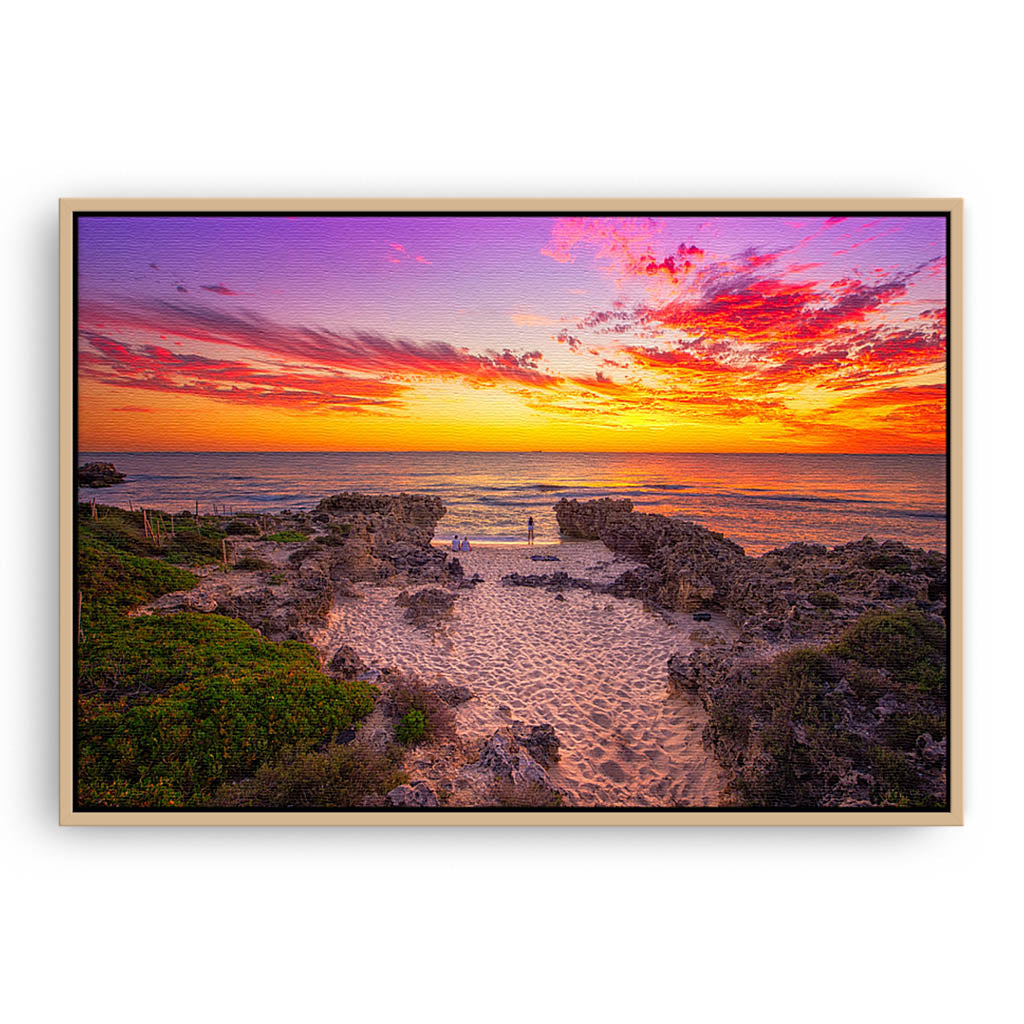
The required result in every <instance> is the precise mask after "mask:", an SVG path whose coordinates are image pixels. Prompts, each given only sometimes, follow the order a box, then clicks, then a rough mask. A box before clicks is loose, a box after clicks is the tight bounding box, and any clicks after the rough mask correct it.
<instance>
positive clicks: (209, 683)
mask: <svg viewBox="0 0 1024 1024" xmlns="http://www.w3.org/2000/svg"><path fill="white" fill-rule="evenodd" d="M175 535H176V536H175V540H174V541H170V540H169V539H168V542H167V544H166V546H165V547H164V548H162V549H157V547H156V545H155V544H153V543H152V542H151V541H149V540H148V539H147V538H146V537H145V536H144V532H143V528H142V520H141V515H140V514H139V513H135V514H132V513H127V512H122V511H120V510H116V509H107V508H101V509H100V518H99V519H98V520H93V519H92V518H91V517H90V515H89V512H88V511H87V510H86V509H85V507H84V506H83V507H82V508H80V510H79V550H78V571H79V589H80V590H81V592H82V598H83V607H82V634H83V636H82V640H81V642H80V645H79V664H78V670H79V705H78V744H79V745H78V753H79V760H78V796H79V801H80V803H81V805H82V806H83V807H121V808H128V807H132V808H140V807H181V806H192V807H200V806H210V805H211V804H212V802H213V799H214V794H215V793H216V791H217V789H218V787H220V786H221V785H222V784H223V783H225V782H226V781H229V780H235V779H242V778H244V777H246V776H249V775H252V774H253V773H254V772H256V771H257V769H259V767H260V766H261V765H263V764H266V763H269V762H273V761H274V759H276V758H277V757H278V756H279V755H282V754H283V753H284V752H295V751H299V752H302V753H303V754H306V753H311V752H313V750H314V748H315V747H317V746H318V745H321V744H323V743H324V742H325V741H326V740H329V739H330V737H331V736H332V735H333V734H334V733H336V732H337V731H338V730H339V729H345V728H347V727H348V726H349V725H351V724H352V723H353V722H354V721H356V720H358V719H360V718H362V717H364V716H365V715H366V714H368V713H369V712H370V710H371V709H372V707H373V701H374V689H373V687H371V686H369V685H367V684H362V683H352V682H337V681H334V680H332V679H329V678H328V677H327V676H325V675H324V674H323V672H322V671H321V669H320V663H319V658H318V656H317V654H316V651H315V650H314V649H313V648H312V647H309V646H308V645H306V644H300V643H271V642H269V641H267V640H264V639H263V638H262V637H261V636H260V635H259V634H258V633H257V632H256V631H255V630H253V629H251V628H250V627H248V626H246V625H245V624H244V623H242V622H239V621H237V620H234V619H228V618H225V617H223V616H218V615H198V614H181V615H172V616H166V617H157V616H154V617H147V616H143V617H139V618H131V617H129V616H128V615H127V612H128V611H129V610H130V609H132V608H134V607H135V606H137V605H138V604H140V603H143V602H145V601H148V600H152V599H153V598H155V597H157V596H159V595H160V594H163V593H168V592H169V591H172V590H180V589H186V588H189V587H191V586H194V585H195V583H196V577H195V576H193V575H192V573H189V572H187V571H185V570H183V569H180V568H178V567H176V566H174V565H169V564H167V562H165V561H163V560H161V559H157V558H152V557H148V556H149V554H151V553H152V554H156V553H159V554H162V555H165V556H168V557H171V558H176V559H177V560H182V561H185V560H188V561H191V562H193V563H195V562H196V561H203V560H212V559H214V558H216V557H217V554H218V553H219V545H220V534H219V531H216V530H214V529H213V528H212V527H208V526H204V528H203V529H202V531H198V530H196V529H195V526H194V524H192V528H191V529H189V528H187V527H186V529H184V530H182V529H180V528H179V527H178V525H177V524H176V527H175ZM341 767H342V768H343V767H344V766H343V765H342V766H341ZM358 789H359V787H357V786H353V787H350V790H349V792H352V793H354V792H356V791H357V790H358ZM363 792H364V793H365V790H363ZM278 806H280V804H278Z"/></svg>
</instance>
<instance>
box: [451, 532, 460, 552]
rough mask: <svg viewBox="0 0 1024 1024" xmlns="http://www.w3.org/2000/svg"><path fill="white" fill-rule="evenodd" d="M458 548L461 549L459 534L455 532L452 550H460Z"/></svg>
mask: <svg viewBox="0 0 1024 1024" xmlns="http://www.w3.org/2000/svg"><path fill="white" fill-rule="evenodd" d="M458 550H459V535H458V534H455V536H454V537H452V551H458Z"/></svg>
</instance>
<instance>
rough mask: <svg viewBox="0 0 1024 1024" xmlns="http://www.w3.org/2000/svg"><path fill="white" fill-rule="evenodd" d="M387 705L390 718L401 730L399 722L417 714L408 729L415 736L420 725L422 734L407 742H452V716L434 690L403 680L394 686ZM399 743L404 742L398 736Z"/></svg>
mask: <svg viewBox="0 0 1024 1024" xmlns="http://www.w3.org/2000/svg"><path fill="white" fill-rule="evenodd" d="M390 704H391V707H392V709H393V715H394V717H395V718H396V719H397V720H398V726H397V728H401V727H402V722H403V721H405V720H406V719H407V718H409V716H410V715H411V713H412V712H416V715H415V716H413V717H412V718H411V720H410V721H411V722H412V723H414V724H412V725H411V726H409V727H408V728H410V729H412V730H413V732H415V731H416V730H417V729H418V723H420V722H422V733H421V734H420V735H418V736H416V737H415V738H414V739H412V740H409V741H408V742H410V743H418V742H420V741H421V740H427V741H431V742H432V741H434V740H442V739H451V738H452V737H454V735H455V713H454V712H453V711H452V709H451V708H450V707H449V706H448V705H447V704H446V703H445V702H444V701H443V700H442V699H441V698H440V696H438V694H437V691H436V690H434V689H433V687H431V686H428V685H426V684H425V683H422V682H420V681H419V680H418V679H405V680H402V681H401V682H400V683H399V684H397V685H396V686H394V688H393V689H392V691H391V694H390ZM396 735H398V734H397V729H396ZM398 739H399V742H407V741H404V740H402V737H401V736H398Z"/></svg>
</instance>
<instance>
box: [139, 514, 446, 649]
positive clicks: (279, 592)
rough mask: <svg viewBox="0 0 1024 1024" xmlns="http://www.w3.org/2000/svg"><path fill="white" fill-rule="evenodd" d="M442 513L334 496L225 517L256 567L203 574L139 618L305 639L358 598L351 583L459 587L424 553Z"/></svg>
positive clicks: (439, 557) (441, 555)
mask: <svg viewBox="0 0 1024 1024" xmlns="http://www.w3.org/2000/svg"><path fill="white" fill-rule="evenodd" d="M444 513H445V508H444V505H442V504H441V501H440V500H439V499H438V498H434V497H430V496H425V495H415V494H399V495H361V494H336V495H334V496H332V497H329V498H324V499H323V501H321V502H320V503H319V505H317V506H316V508H315V509H314V510H312V511H309V512H305V511H297V512H296V511H284V512H278V513H275V514H273V515H270V514H268V515H260V516H249V517H236V516H224V517H223V518H222V519H221V527H222V529H224V530H225V532H227V529H228V527H229V526H230V527H231V528H232V536H234V535H235V531H238V532H239V533H241V532H242V531H243V530H244V532H245V534H246V535H247V537H246V553H247V554H248V555H249V556H250V558H249V559H248V560H247V561H248V562H249V566H253V567H257V568H252V569H250V568H249V567H246V568H244V569H243V566H242V565H238V566H236V567H234V568H231V571H230V572H228V573H223V572H222V571H220V570H219V569H218V570H215V571H207V572H206V574H205V575H204V577H203V579H202V580H201V581H200V583H199V585H198V586H197V587H196V588H194V589H193V590H191V591H188V592H184V593H178V594H167V595H165V596H164V597H161V598H159V599H158V600H157V601H155V602H153V603H152V604H151V605H148V606H146V607H145V608H144V609H142V610H143V612H161V613H169V612H175V611H182V610H189V611H206V612H217V613H219V614H222V615H230V616H233V617H235V618H238V619H241V620H242V621H243V622H246V623H248V624H249V625H250V626H253V627H254V628H255V629H258V630H259V631H260V632H261V633H262V634H263V635H264V636H265V637H267V639H269V640H304V641H305V640H309V639H310V638H311V637H312V636H313V635H314V634H315V632H316V631H317V629H319V628H320V627H322V626H323V624H324V623H325V622H326V620H327V615H328V613H329V612H330V610H331V607H332V606H333V603H334V601H335V600H336V599H338V598H341V597H358V596H359V595H358V592H357V591H356V590H355V588H353V586H352V584H353V583H358V582H384V581H388V582H393V581H396V580H400V581H403V582H414V581H415V582H422V583H426V582H430V583H434V584H436V585H438V586H444V587H449V586H458V584H459V582H460V581H462V577H463V573H462V571H461V566H458V567H457V568H455V569H450V567H449V565H448V556H447V554H446V553H445V552H444V551H442V550H439V549H437V548H433V547H432V546H431V544H430V540H431V538H432V537H433V534H434V529H435V527H436V526H437V523H438V521H439V520H440V519H441V517H442V516H443V515H444ZM209 518H211V517H207V519H209ZM228 545H229V549H230V550H234V549H233V548H231V545H232V541H231V540H230V539H229V541H228ZM240 561H241V560H240Z"/></svg>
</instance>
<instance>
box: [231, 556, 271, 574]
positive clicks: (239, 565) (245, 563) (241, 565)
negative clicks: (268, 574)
mask: <svg viewBox="0 0 1024 1024" xmlns="http://www.w3.org/2000/svg"><path fill="white" fill-rule="evenodd" d="M231 568H232V569H239V570H241V571H242V572H264V571H265V570H267V569H272V568H273V566H272V565H271V564H270V562H268V561H266V560H265V559H263V558H257V557H256V555H243V556H242V557H241V558H239V559H238V561H237V562H235V563H234V564H233V565H232V566H231Z"/></svg>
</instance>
